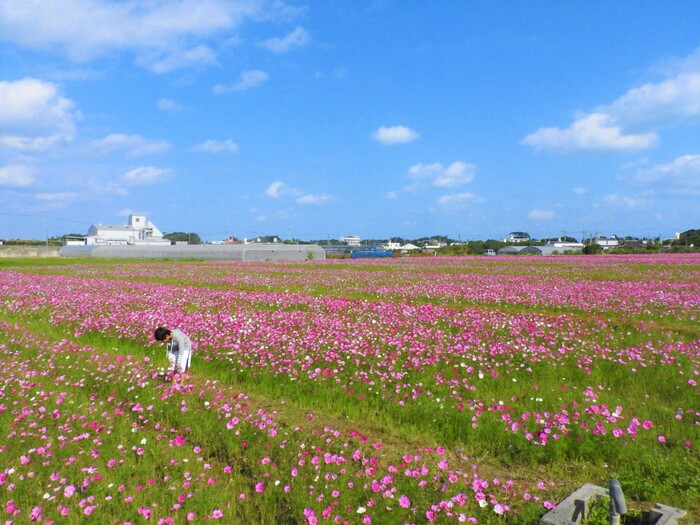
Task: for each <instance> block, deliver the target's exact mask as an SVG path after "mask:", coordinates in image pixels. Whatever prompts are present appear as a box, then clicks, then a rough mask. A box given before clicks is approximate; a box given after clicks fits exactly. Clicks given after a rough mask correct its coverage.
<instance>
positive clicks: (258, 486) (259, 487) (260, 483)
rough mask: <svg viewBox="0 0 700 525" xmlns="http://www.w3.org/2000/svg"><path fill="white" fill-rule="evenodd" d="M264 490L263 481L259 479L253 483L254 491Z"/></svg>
mask: <svg viewBox="0 0 700 525" xmlns="http://www.w3.org/2000/svg"><path fill="white" fill-rule="evenodd" d="M264 491H265V483H263V482H262V481H260V482H258V483H256V484H255V492H264Z"/></svg>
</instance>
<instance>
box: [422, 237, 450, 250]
mask: <svg viewBox="0 0 700 525" xmlns="http://www.w3.org/2000/svg"><path fill="white" fill-rule="evenodd" d="M445 246H447V243H446V242H442V241H438V240H435V239H430V241H428V242H426V243H425V245H424V246H423V249H425V250H439V249H440V248H444V247H445Z"/></svg>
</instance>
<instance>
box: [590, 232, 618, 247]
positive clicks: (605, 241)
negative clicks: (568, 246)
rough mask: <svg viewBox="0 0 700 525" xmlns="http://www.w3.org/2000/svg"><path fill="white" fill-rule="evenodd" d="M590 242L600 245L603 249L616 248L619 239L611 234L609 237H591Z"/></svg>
mask: <svg viewBox="0 0 700 525" xmlns="http://www.w3.org/2000/svg"><path fill="white" fill-rule="evenodd" d="M592 244H598V245H600V246H601V247H602V248H603V250H609V249H610V248H617V247H618V246H619V245H620V239H619V238H618V237H617V236H616V235H613V236H611V237H609V238H608V237H593V240H592Z"/></svg>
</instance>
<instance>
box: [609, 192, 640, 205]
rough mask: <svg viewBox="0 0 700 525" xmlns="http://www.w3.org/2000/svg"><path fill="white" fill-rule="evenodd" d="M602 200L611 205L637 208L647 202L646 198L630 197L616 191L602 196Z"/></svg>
mask: <svg viewBox="0 0 700 525" xmlns="http://www.w3.org/2000/svg"><path fill="white" fill-rule="evenodd" d="M603 201H604V202H605V203H606V204H609V205H611V206H618V207H622V208H639V207H640V206H645V205H647V204H648V203H649V201H648V199H635V198H632V197H625V196H623V195H618V194H617V193H612V194H610V195H606V196H605V197H604V198H603Z"/></svg>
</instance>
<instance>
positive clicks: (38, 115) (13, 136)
mask: <svg viewBox="0 0 700 525" xmlns="http://www.w3.org/2000/svg"><path fill="white" fill-rule="evenodd" d="M79 118H80V114H79V113H78V112H77V111H76V110H75V108H74V104H73V101H71V100H70V99H67V98H65V97H63V96H61V94H60V93H59V90H58V86H56V84H54V83H52V82H44V81H42V80H38V79H35V78H25V79H22V80H17V81H15V82H5V81H0V145H1V146H6V147H8V148H13V149H18V150H23V151H36V150H41V149H46V148H48V147H51V146H52V145H54V144H56V143H58V142H61V141H69V140H72V138H73V135H74V133H75V122H76V120H78V119H79Z"/></svg>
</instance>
